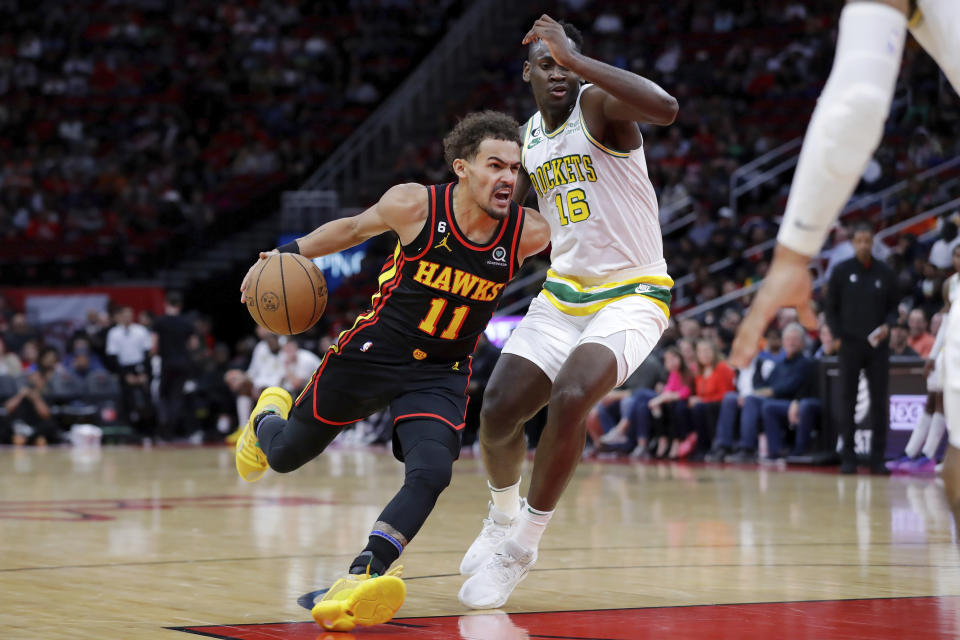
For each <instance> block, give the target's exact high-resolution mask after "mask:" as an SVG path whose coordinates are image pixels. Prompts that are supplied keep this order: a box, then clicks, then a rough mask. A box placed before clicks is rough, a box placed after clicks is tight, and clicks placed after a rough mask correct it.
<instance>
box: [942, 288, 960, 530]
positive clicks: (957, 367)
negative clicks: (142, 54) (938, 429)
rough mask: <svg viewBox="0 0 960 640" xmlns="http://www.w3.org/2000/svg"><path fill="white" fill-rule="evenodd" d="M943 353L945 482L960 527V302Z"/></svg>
mask: <svg viewBox="0 0 960 640" xmlns="http://www.w3.org/2000/svg"><path fill="white" fill-rule="evenodd" d="M945 322H948V323H949V324H948V325H947V339H946V342H945V344H944V347H943V348H944V352H943V383H944V384H943V410H944V413H945V414H946V417H947V433H948V434H949V437H950V445H949V446H948V447H947V455H946V457H944V459H943V484H944V488H945V489H946V493H947V502H948V503H949V504H950V509H951V510H952V511H953V519H954V522H956V526H957V528H958V529H960V304H953V305H950V315H949V316H948V317H947V319H946V320H945Z"/></svg>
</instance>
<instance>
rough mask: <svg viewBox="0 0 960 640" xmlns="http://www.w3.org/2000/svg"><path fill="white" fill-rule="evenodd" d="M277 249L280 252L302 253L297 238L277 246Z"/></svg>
mask: <svg viewBox="0 0 960 640" xmlns="http://www.w3.org/2000/svg"><path fill="white" fill-rule="evenodd" d="M277 251H279V252H280V253H300V245H299V244H297V241H296V240H291V241H290V242H288V243H287V244H282V245H280V246H279V247H277Z"/></svg>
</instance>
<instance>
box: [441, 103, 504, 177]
mask: <svg viewBox="0 0 960 640" xmlns="http://www.w3.org/2000/svg"><path fill="white" fill-rule="evenodd" d="M487 138H491V139H493V140H509V141H511V142H516V143H517V145H518V146H519V145H520V144H522V140H521V139H520V125H519V124H517V121H516V120H514V119H513V118H511V117H510V116H508V115H507V114H505V113H501V112H499V111H478V112H476V113H471V114H469V115H468V116H466V117H465V118H464V119H463V120H461V121H460V122H458V123H457V126H455V127H454V128H453V131H451V132H450V133H448V134H447V137H445V138H444V139H443V156H444V158H445V159H446V161H447V164H448V165H451V166H452V165H453V161H454V160H456V159H457V158H462V159H464V160H473V158H475V157H476V155H477V151H478V150H479V149H480V143H481V142H483V141H484V140H486V139H487Z"/></svg>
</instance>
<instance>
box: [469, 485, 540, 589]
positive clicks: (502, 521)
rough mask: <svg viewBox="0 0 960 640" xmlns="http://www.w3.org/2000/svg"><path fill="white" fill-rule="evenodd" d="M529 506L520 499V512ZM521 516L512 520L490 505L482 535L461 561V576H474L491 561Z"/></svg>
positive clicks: (481, 531) (481, 530) (484, 520)
mask: <svg viewBox="0 0 960 640" xmlns="http://www.w3.org/2000/svg"><path fill="white" fill-rule="evenodd" d="M526 506H527V501H526V500H524V499H522V498H521V499H520V512H522V511H523V509H524V508H525V507H526ZM519 518H520V516H519V515H518V516H517V517H515V518H510V517H509V516H507V515H506V514H504V513H503V512H502V511H498V510H497V508H496V507H494V506H493V503H492V502H491V503H490V512H489V514H488V515H487V517H486V518H484V519H483V528H482V529H480V535H478V536H477V539H476V540H474V541H473V544H471V545H470V548H469V549H467V552H466V553H465V554H464V555H463V560H461V561H460V574H461V575H464V576H472V575H473V574H475V573H476V572H477V570H479V569H480V567H482V566H483V564H484V563H485V562H486V561H487V560H489V559H490V556H492V555H493V552H494V551H496V550H497V547H499V546H500V543H501V542H503V541H504V540H505V539H506V537H507V536H508V535H509V534H510V532H511V531H513V529H514V527H516V526H517V523H518V522H519V521H520V519H519Z"/></svg>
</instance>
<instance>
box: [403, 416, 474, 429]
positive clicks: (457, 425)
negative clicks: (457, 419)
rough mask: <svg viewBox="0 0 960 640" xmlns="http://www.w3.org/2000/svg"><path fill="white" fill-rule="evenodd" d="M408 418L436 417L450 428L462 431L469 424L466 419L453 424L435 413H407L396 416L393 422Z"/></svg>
mask: <svg viewBox="0 0 960 640" xmlns="http://www.w3.org/2000/svg"><path fill="white" fill-rule="evenodd" d="M406 418H436V419H437V420H439V421H440V422H443V423H444V424H448V425H450V428H451V429H453V430H454V431H460V430H461V429H463V427H464V426H466V424H467V423H466V420H464V421H463V422H461V423H460V424H453V423H452V422H450V421H449V420H447V419H446V418H444V417H443V416H438V415H437V414H435V413H407V414H405V415H402V416H397V417H396V418H394V419H393V424H397V423H398V422H399V421H401V420H405V419H406Z"/></svg>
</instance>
